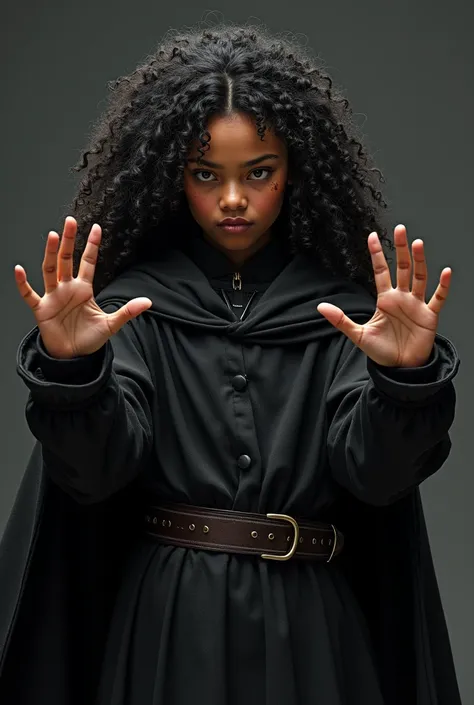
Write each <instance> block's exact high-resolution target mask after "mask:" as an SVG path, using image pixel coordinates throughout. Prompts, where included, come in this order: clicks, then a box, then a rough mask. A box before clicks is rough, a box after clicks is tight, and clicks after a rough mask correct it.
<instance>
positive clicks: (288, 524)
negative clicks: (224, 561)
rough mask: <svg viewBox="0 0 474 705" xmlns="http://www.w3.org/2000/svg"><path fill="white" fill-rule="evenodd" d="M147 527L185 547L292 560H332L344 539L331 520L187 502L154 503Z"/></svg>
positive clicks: (163, 540) (147, 515) (147, 511)
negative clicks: (310, 520) (304, 519)
mask: <svg viewBox="0 0 474 705" xmlns="http://www.w3.org/2000/svg"><path fill="white" fill-rule="evenodd" d="M143 521H144V524H145V531H146V533H149V534H151V535H152V536H154V537H155V538H156V539H157V540H158V541H160V542H161V543H165V544H171V545H173V546H182V547H184V548H197V549H204V550H208V551H220V552H223V553H242V554H255V555H260V557H261V558H265V559H267V560H275V561H287V560H289V559H290V558H292V557H293V556H294V557H295V558H306V559H315V560H321V561H322V560H325V561H326V562H327V563H329V561H330V560H332V559H333V558H334V556H337V555H338V554H339V553H340V552H341V550H342V547H343V545H344V536H343V534H342V533H341V532H340V531H338V530H337V529H336V528H335V527H334V526H333V525H332V524H324V523H321V522H304V521H296V520H295V519H293V517H290V516H288V515H287V514H266V515H265V514H252V513H250V512H235V511H227V510H223V509H208V508H205V507H193V506H191V505H186V504H172V505H170V504H167V505H160V506H157V507H153V506H150V507H148V508H146V509H145V512H144V515H143Z"/></svg>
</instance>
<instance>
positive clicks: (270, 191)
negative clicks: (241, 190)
mask: <svg viewBox="0 0 474 705" xmlns="http://www.w3.org/2000/svg"><path fill="white" fill-rule="evenodd" d="M283 193H284V192H283V188H282V186H281V183H280V182H279V181H271V182H270V183H269V185H268V187H267V188H266V189H264V190H262V191H261V192H260V193H259V194H258V196H256V201H255V204H256V205H257V204H258V206H257V207H258V208H259V209H260V210H262V211H268V212H272V211H274V210H277V209H278V208H279V207H280V205H281V202H282V199H283Z"/></svg>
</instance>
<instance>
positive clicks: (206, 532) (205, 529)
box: [202, 526, 209, 534]
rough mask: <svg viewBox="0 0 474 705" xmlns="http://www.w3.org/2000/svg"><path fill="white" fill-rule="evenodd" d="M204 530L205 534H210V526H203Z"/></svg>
mask: <svg viewBox="0 0 474 705" xmlns="http://www.w3.org/2000/svg"><path fill="white" fill-rule="evenodd" d="M202 530H203V532H204V533H205V534H208V533H209V527H208V526H203V527H202Z"/></svg>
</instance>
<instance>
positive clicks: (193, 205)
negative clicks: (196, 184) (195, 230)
mask: <svg viewBox="0 0 474 705" xmlns="http://www.w3.org/2000/svg"><path fill="white" fill-rule="evenodd" d="M185 193H186V198H187V199H188V204H189V208H190V210H191V212H192V213H193V214H194V215H195V216H197V217H201V218H202V217H206V216H208V215H209V214H210V213H211V212H212V210H213V208H212V204H211V199H210V198H209V197H208V196H206V194H204V193H203V192H202V191H200V190H199V189H196V188H193V187H192V186H188V187H187V188H186V189H185Z"/></svg>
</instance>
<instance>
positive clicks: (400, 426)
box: [327, 335, 459, 505]
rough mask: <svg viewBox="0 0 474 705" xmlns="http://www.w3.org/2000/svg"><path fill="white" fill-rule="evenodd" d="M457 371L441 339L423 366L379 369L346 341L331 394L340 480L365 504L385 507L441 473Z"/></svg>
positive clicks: (331, 445) (334, 459)
mask: <svg viewBox="0 0 474 705" xmlns="http://www.w3.org/2000/svg"><path fill="white" fill-rule="evenodd" d="M458 368H459V358H458V355H457V352H456V349H455V347H454V346H453V344H452V343H451V342H450V341H449V340H448V339H447V338H444V337H443V336H441V335H437V336H436V340H435V344H434V347H433V351H432V354H431V357H430V359H429V360H428V362H427V364H426V365H424V366H422V367H417V368H388V367H383V366H381V365H377V364H376V363H374V362H373V361H372V360H370V359H369V358H368V357H367V356H366V355H365V354H364V353H363V352H362V351H361V350H359V348H357V347H356V346H354V345H353V343H351V342H350V341H349V340H346V343H345V344H344V347H343V351H342V354H341V357H340V359H339V363H338V366H337V370H336V373H335V376H334V379H333V381H332V383H331V385H330V388H329V391H328V396H327V417H328V436H327V444H328V455H329V462H330V466H331V470H332V473H333V477H334V479H335V480H336V481H337V482H338V483H339V484H340V485H342V486H343V487H345V488H346V489H348V490H349V491H350V492H352V493H353V494H354V495H355V496H356V497H358V498H359V499H360V500H362V501H364V502H366V503H369V504H373V505H386V504H390V503H392V502H394V501H395V500H396V499H397V498H399V497H400V496H402V495H403V494H405V493H406V492H408V491H409V490H410V489H412V488H413V487H415V486H417V485H419V484H420V483H421V482H423V480H425V479H426V478H427V477H429V476H430V475H432V474H433V473H434V472H436V470H438V469H439V468H440V467H441V465H442V464H443V463H444V461H445V460H446V458H447V457H448V455H449V452H450V449H451V440H450V437H449V429H450V427H451V425H452V422H453V419H454V414H455V402H456V394H455V389H454V385H453V378H454V376H455V375H456V373H457V371H458Z"/></svg>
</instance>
